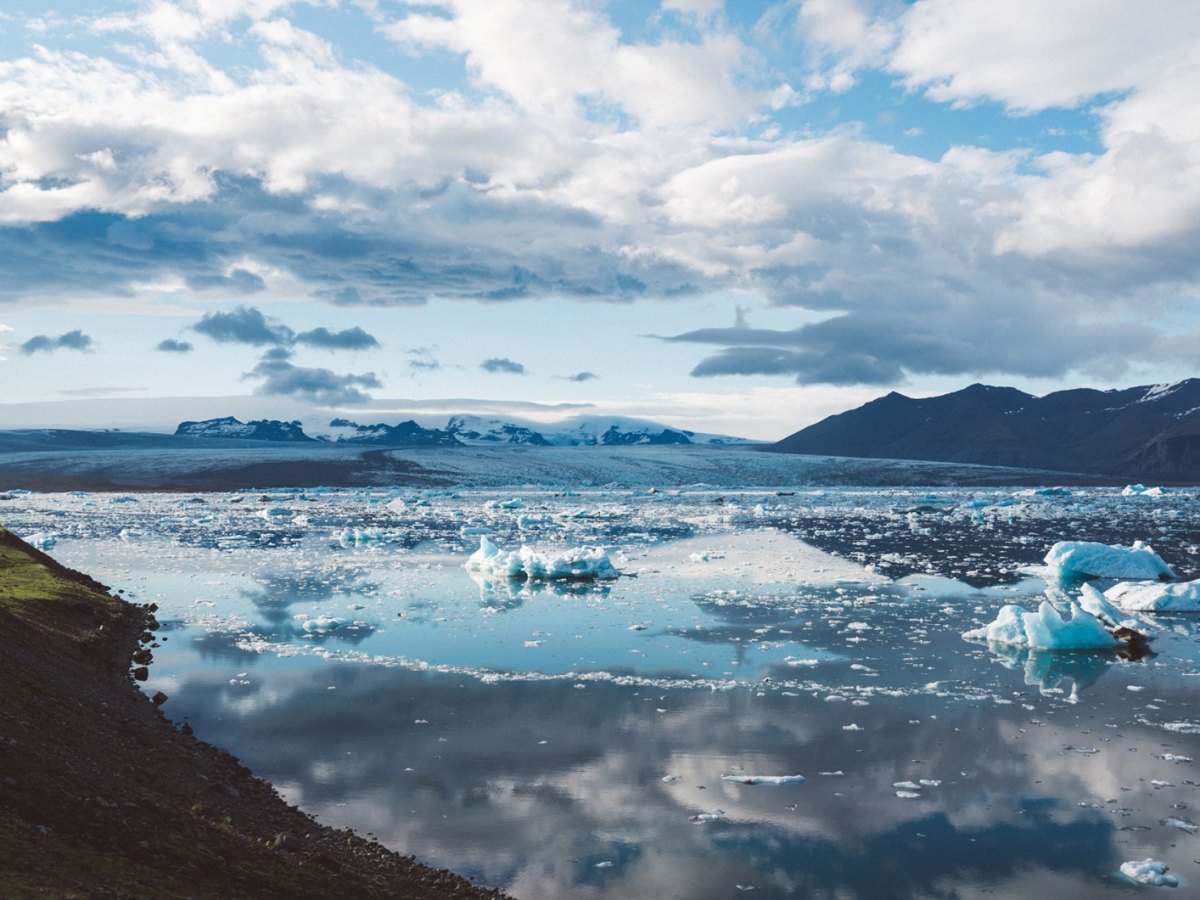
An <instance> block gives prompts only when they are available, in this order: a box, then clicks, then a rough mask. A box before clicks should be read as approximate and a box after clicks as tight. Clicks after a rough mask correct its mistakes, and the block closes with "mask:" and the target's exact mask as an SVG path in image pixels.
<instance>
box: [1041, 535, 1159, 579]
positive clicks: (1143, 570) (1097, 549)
mask: <svg viewBox="0 0 1200 900" xmlns="http://www.w3.org/2000/svg"><path fill="white" fill-rule="evenodd" d="M1045 562H1046V565H1048V566H1049V567H1050V568H1051V569H1054V570H1056V572H1057V574H1058V577H1059V578H1061V579H1066V578H1128V579H1144V580H1148V581H1150V580H1154V579H1156V578H1174V577H1175V573H1174V572H1173V571H1172V570H1171V567H1170V566H1168V565H1167V564H1166V563H1165V562H1164V561H1163V558H1162V557H1161V556H1159V555H1158V554H1157V553H1155V552H1154V549H1153V548H1152V547H1151V546H1150V545H1149V544H1147V543H1145V542H1143V541H1134V542H1133V546H1132V547H1119V546H1115V545H1110V544H1100V543H1096V542H1094V541H1059V542H1058V543H1057V544H1055V545H1054V546H1053V547H1051V548H1050V552H1048V553H1047V554H1046V560H1045Z"/></svg>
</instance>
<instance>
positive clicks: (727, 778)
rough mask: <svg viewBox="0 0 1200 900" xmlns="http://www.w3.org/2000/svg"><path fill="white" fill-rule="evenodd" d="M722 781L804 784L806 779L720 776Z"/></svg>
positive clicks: (782, 776)
mask: <svg viewBox="0 0 1200 900" xmlns="http://www.w3.org/2000/svg"><path fill="white" fill-rule="evenodd" d="M721 780H722V781H732V782H734V783H735V784H769V785H780V784H804V782H805V781H807V779H806V778H805V777H804V776H803V775H722V776H721Z"/></svg>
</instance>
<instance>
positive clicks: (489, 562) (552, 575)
mask: <svg viewBox="0 0 1200 900" xmlns="http://www.w3.org/2000/svg"><path fill="white" fill-rule="evenodd" d="M466 567H467V569H468V570H470V571H472V572H478V573H480V574H481V575H484V576H486V577H489V578H508V579H512V580H529V581H607V580H611V579H613V578H618V577H620V574H621V573H620V572H618V571H617V569H616V567H615V566H614V565H613V564H612V560H610V559H609V558H608V554H607V553H605V552H604V551H603V550H602V549H600V548H599V547H577V548H572V549H570V550H566V551H564V552H562V553H560V554H558V555H548V554H542V553H538V552H537V551H536V550H533V549H531V548H529V547H527V546H525V545H522V546H521V548H520V549H519V550H501V549H500V548H499V547H497V546H496V545H495V544H494V543H493V542H492V541H491V539H489V538H488V537H487V536H482V537H480V538H479V549H478V550H476V551H475V552H474V553H473V554H471V558H470V559H468V560H467V563H466Z"/></svg>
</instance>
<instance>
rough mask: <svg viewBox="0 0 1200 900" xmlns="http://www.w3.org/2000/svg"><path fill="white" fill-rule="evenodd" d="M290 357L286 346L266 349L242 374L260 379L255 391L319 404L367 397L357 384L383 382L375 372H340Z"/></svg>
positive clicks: (371, 385) (368, 385) (375, 385)
mask: <svg viewBox="0 0 1200 900" xmlns="http://www.w3.org/2000/svg"><path fill="white" fill-rule="evenodd" d="M289 357H290V353H289V352H288V351H286V350H283V349H280V348H276V349H273V350H268V351H267V352H266V353H264V354H263V357H262V359H260V360H259V362H258V365H256V366H255V367H254V368H253V369H251V370H250V371H249V372H247V373H246V375H245V376H244V377H245V378H247V379H251V380H257V381H260V384H259V385H258V386H257V387H256V388H255V389H254V392H255V393H256V394H264V395H269V396H283V397H299V398H301V399H304V400H308V401H311V402H312V403H315V404H317V405H320V406H342V405H345V404H347V403H363V402H365V401H368V400H370V399H371V398H370V395H369V394H366V393H364V392H363V391H362V390H360V388H368V389H370V388H380V387H382V386H383V385H382V383H381V382H380V381H379V379H378V378H377V377H376V376H375V373H374V372H365V373H363V374H361V375H339V374H337V373H336V372H333V371H331V370H329V369H321V368H307V367H304V366H297V365H294V364H293V363H292V362H291V360H290V358H289Z"/></svg>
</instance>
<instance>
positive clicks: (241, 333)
mask: <svg viewBox="0 0 1200 900" xmlns="http://www.w3.org/2000/svg"><path fill="white" fill-rule="evenodd" d="M192 330H193V331H198V332H199V333H200V334H202V335H204V336H205V337H210V338H212V339H213V340H214V341H216V342H217V343H219V344H249V345H250V346H252V347H264V346H272V345H273V346H276V347H285V346H288V345H290V344H291V343H292V342H293V341H294V340H295V339H296V335H295V332H293V331H292V329H290V328H288V327H287V326H286V325H283V324H281V323H279V322H276V321H274V320H269V319H268V318H267V317H266V316H265V315H263V314H262V312H261V311H260V310H258V309H255V308H254V307H252V306H239V307H238V308H237V309H235V310H233V311H232V312H209V313H205V314H204V317H203V318H202V319H201V320H200V321H199V322H197V323H196V324H195V325H193V326H192Z"/></svg>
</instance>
